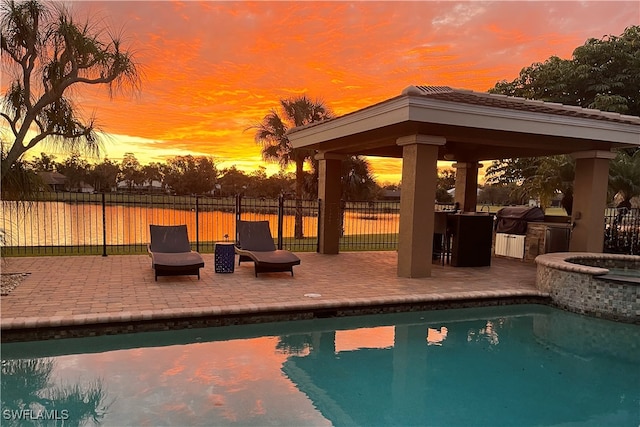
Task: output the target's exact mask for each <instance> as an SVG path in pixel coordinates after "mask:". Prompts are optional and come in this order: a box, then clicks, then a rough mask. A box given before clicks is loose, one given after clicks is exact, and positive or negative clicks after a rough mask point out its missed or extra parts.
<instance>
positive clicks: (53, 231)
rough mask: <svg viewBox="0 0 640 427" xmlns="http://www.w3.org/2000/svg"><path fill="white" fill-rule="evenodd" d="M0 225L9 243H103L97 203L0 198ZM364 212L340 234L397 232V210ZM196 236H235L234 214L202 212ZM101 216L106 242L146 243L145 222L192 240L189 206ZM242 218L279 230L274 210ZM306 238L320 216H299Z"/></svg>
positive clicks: (127, 209)
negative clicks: (182, 230) (182, 231)
mask: <svg viewBox="0 0 640 427" xmlns="http://www.w3.org/2000/svg"><path fill="white" fill-rule="evenodd" d="M0 214H1V217H0V227H1V228H3V229H4V230H5V234H6V243H7V245H9V246H58V245H60V246H76V245H81V246H82V245H102V243H103V213H102V206H101V205H99V204H88V203H80V204H71V203H63V202H36V203H32V204H30V205H29V206H16V204H15V203H12V202H3V203H2V211H1V212H0ZM363 216H364V215H363V214H362V213H358V212H347V213H346V214H345V220H344V234H345V235H353V234H392V233H397V232H398V226H399V215H398V214H395V213H386V214H377V215H376V216H375V218H374V219H367V217H366V216H364V218H363ZM198 217H199V224H198V230H199V239H200V241H201V242H212V241H224V240H225V237H224V235H225V234H228V235H229V236H230V240H233V236H234V233H235V214H234V213H232V212H221V211H200V212H199V213H198ZM104 219H105V223H106V227H105V230H104V231H105V234H106V236H105V237H106V242H107V245H129V244H146V243H148V242H149V224H187V229H188V230H189V238H190V240H191V241H193V242H195V241H196V214H195V211H192V210H179V209H167V208H156V207H139V206H126V205H107V206H106V209H105V214H104ZM242 219H244V220H268V221H269V223H270V226H271V230H272V233H273V234H274V237H275V235H276V233H277V230H278V217H277V215H275V214H263V213H260V214H254V213H251V212H249V211H247V212H244V213H243V214H242ZM294 226H295V218H294V216H293V215H285V216H284V219H283V236H284V237H293V235H294ZM303 230H304V235H305V236H306V237H316V236H317V230H318V218H317V217H313V216H305V217H303Z"/></svg>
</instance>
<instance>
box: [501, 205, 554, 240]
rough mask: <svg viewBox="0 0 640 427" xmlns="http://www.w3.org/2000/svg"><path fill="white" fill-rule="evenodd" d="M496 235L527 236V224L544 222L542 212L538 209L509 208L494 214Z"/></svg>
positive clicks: (528, 207) (526, 207) (525, 207)
mask: <svg viewBox="0 0 640 427" xmlns="http://www.w3.org/2000/svg"><path fill="white" fill-rule="evenodd" d="M496 219H497V223H496V233H505V234H527V223H528V222H534V221H538V222H541V221H544V212H543V211H542V209H540V208H538V207H530V206H509V207H506V208H502V209H500V210H499V211H498V212H497V213H496Z"/></svg>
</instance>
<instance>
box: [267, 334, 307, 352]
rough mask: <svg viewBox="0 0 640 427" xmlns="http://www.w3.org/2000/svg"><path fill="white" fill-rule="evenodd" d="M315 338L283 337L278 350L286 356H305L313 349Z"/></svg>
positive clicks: (304, 335)
mask: <svg viewBox="0 0 640 427" xmlns="http://www.w3.org/2000/svg"><path fill="white" fill-rule="evenodd" d="M312 344H313V337H312V336H311V335H310V334H296V335H283V336H281V337H280V340H279V341H278V344H277V345H276V348H277V349H278V350H279V351H281V352H282V353H284V354H292V355H297V356H300V355H303V354H305V353H307V352H308V350H309V349H310V348H311V347H312Z"/></svg>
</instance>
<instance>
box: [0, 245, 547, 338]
mask: <svg viewBox="0 0 640 427" xmlns="http://www.w3.org/2000/svg"><path fill="white" fill-rule="evenodd" d="M298 255H299V257H300V259H301V260H302V263H301V265H300V266H297V267H294V273H295V275H294V276H293V277H292V276H291V275H290V274H289V273H264V274H260V275H259V276H258V277H257V278H256V277H255V276H254V271H253V264H252V263H243V264H242V265H241V266H238V265H236V267H235V272H234V273H229V274H216V273H215V272H214V262H213V254H203V257H204V259H205V268H203V269H202V270H201V280H198V278H197V277H196V276H168V277H159V278H158V281H155V280H154V274H153V270H152V269H151V261H150V258H149V257H148V256H147V255H113V256H108V257H101V256H56V257H29V258H20V257H16V258H6V259H4V260H3V261H2V262H3V265H2V272H3V274H4V273H29V276H28V277H27V278H26V279H24V281H23V282H22V283H21V284H20V285H19V286H18V287H17V288H15V289H14V290H13V291H11V292H10V293H9V294H8V295H7V296H3V297H2V298H1V308H2V313H1V323H0V328H1V331H2V341H3V342H11V341H22V340H30V339H48V338H64V337H71V336H86V335H95V334H102V333H108V334H111V333H119V332H136V331H141V330H157V329H171V328H173V329H180V328H185V327H199V326H216V325H225V324H236V323H252V322H263V321H272V320H286V319H287V318H309V317H314V316H315V317H329V316H335V315H348V314H356V313H358V312H362V313H366V312H369V313H375V312H385V311H406V310H411V309H424V308H431V307H436V308H437V307H440V306H442V307H444V306H447V307H450V306H465V304H476V305H483V304H486V305H490V304H499V303H510V302H513V301H527V300H531V301H543V300H545V299H546V298H547V297H548V295H547V294H545V293H543V292H540V291H539V290H538V289H537V288H536V284H535V280H536V266H535V264H532V263H525V262H522V261H520V260H514V259H505V258H496V257H494V258H492V263H491V266H490V267H458V268H456V267H452V266H450V265H446V266H441V265H439V264H436V263H435V262H434V265H433V271H432V276H431V277H429V278H420V279H408V278H400V277H397V275H396V261H397V254H396V253H395V252H345V253H340V254H339V255H322V254H317V253H298ZM296 316H297V317H296Z"/></svg>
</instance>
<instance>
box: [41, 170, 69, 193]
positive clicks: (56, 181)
mask: <svg viewBox="0 0 640 427" xmlns="http://www.w3.org/2000/svg"><path fill="white" fill-rule="evenodd" d="M38 176H39V177H40V178H42V181H43V182H44V183H45V184H47V186H49V188H51V191H65V184H66V182H67V177H66V176H64V175H62V174H61V173H59V172H38Z"/></svg>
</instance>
